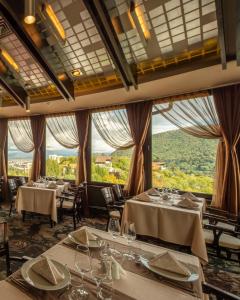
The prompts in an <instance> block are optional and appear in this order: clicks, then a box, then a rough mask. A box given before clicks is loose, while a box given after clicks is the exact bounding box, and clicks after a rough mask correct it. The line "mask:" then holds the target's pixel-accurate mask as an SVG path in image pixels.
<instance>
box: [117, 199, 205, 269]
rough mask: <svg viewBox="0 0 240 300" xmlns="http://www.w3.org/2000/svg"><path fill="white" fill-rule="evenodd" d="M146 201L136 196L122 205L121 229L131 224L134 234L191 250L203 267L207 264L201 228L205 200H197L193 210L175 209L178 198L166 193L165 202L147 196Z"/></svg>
mask: <svg viewBox="0 0 240 300" xmlns="http://www.w3.org/2000/svg"><path fill="white" fill-rule="evenodd" d="M149 198H150V201H148V202H145V201H139V200H138V198H137V196H136V197H134V198H132V199H129V200H127V201H126V202H125V205H124V209H123V214H122V221H121V226H122V228H123V226H124V224H126V223H134V225H135V230H136V233H137V234H139V235H143V236H148V237H153V238H157V239H160V240H163V241H165V242H170V243H174V244H177V245H182V246H189V247H191V251H192V253H193V254H194V255H196V256H197V257H199V259H200V260H201V262H202V263H203V264H206V263H207V262H208V256H207V249H206V244H205V240H204V232H203V227H202V214H203V211H204V210H205V199H203V198H198V201H197V202H196V203H197V204H198V207H197V208H196V209H189V208H183V207H178V203H179V201H180V200H181V196H180V195H174V194H169V195H168V197H167V199H166V200H163V199H162V198H161V197H160V196H158V197H157V196H149Z"/></svg>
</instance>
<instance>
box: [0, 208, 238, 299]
mask: <svg viewBox="0 0 240 300" xmlns="http://www.w3.org/2000/svg"><path fill="white" fill-rule="evenodd" d="M6 216H7V211H4V210H0V217H6ZM82 225H88V226H91V227H95V228H98V229H102V230H105V227H106V220H105V219H101V218H95V219H84V220H82V222H81V224H79V226H82ZM72 230H73V227H72V222H71V218H68V217H66V218H65V219H64V223H60V224H58V225H56V226H55V227H54V228H50V225H49V221H48V219H45V218H44V217H37V216H35V217H34V218H32V219H31V217H30V216H28V217H26V221H25V222H24V223H23V222H22V219H21V218H20V217H19V216H17V215H12V217H11V218H10V219H9V240H10V242H9V244H10V252H11V255H12V256H23V255H26V256H30V257H36V256H38V255H39V254H41V253H43V252H44V251H46V250H47V249H48V248H50V247H52V246H53V245H55V244H56V243H57V242H58V241H60V240H62V239H63V238H64V237H66V235H67V234H68V233H69V232H70V231H72ZM20 266H21V263H20V262H16V261H12V263H11V267H12V270H13V271H15V270H16V269H18V268H19V267H20ZM204 274H205V278H206V281H208V282H209V283H212V284H214V285H216V286H219V287H221V288H222V289H225V290H227V291H230V292H232V293H235V294H238V295H240V267H239V264H238V263H236V262H229V261H226V260H224V259H220V258H217V257H215V256H213V255H211V254H210V255H209V264H208V265H207V266H206V267H204ZM4 277H5V260H4V258H0V278H4Z"/></svg>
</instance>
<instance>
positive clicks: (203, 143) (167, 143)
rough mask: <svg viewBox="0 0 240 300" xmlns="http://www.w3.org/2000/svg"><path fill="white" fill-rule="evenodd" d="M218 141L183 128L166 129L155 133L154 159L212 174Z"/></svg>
mask: <svg viewBox="0 0 240 300" xmlns="http://www.w3.org/2000/svg"><path fill="white" fill-rule="evenodd" d="M217 143H218V141H217V140H211V139H201V138H196V137H193V136H191V135H189V134H186V133H184V132H183V131H181V130H172V131H166V132H162V133H158V134H155V135H153V137H152V159H153V161H155V162H156V161H160V162H164V163H165V166H166V168H167V169H171V170H174V169H175V168H177V169H179V170H181V171H183V172H184V173H186V174H192V173H193V174H196V175H197V174H198V175H211V174H213V171H214V165H215V157H216V149H217ZM127 151H129V152H130V150H127ZM127 151H126V150H124V151H121V150H117V151H115V152H114V153H113V154H112V155H113V156H126V155H127Z"/></svg>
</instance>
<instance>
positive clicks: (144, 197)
mask: <svg viewBox="0 0 240 300" xmlns="http://www.w3.org/2000/svg"><path fill="white" fill-rule="evenodd" d="M135 199H136V200H139V201H143V202H152V200H151V198H150V197H149V196H148V194H147V193H141V194H139V195H137V196H136V197H135Z"/></svg>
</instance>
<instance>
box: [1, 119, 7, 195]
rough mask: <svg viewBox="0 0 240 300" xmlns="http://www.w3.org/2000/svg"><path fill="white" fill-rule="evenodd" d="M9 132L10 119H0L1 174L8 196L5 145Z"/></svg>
mask: <svg viewBox="0 0 240 300" xmlns="http://www.w3.org/2000/svg"><path fill="white" fill-rule="evenodd" d="M7 134H8V120H7V119H0V176H1V177H2V178H3V195H4V198H5V199H6V196H7V162H6V157H5V146H6V141H7Z"/></svg>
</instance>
